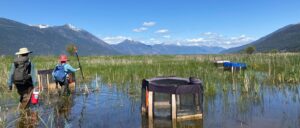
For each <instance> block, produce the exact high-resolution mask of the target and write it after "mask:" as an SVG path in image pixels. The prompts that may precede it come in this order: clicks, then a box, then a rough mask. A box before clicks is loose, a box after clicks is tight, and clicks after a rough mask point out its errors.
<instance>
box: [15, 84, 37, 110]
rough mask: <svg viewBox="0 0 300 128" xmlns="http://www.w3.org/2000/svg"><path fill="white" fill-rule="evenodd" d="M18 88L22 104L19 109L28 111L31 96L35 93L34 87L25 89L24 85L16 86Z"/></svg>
mask: <svg viewBox="0 0 300 128" xmlns="http://www.w3.org/2000/svg"><path fill="white" fill-rule="evenodd" d="M22 86H23V87H22ZM16 87H17V89H18V93H19V95H20V103H19V107H18V109H26V108H27V107H28V106H29V103H30V99H31V94H32V92H33V86H28V87H27V88H24V85H16Z"/></svg>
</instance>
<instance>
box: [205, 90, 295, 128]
mask: <svg viewBox="0 0 300 128" xmlns="http://www.w3.org/2000/svg"><path fill="white" fill-rule="evenodd" d="M299 91H300V86H296V85H291V86H289V85H283V86H267V85H265V86H261V87H260V91H259V92H258V93H250V92H248V93H242V92H241V91H232V90H229V91H228V92H225V91H224V92H221V93H218V94H217V95H216V96H215V97H210V98H206V100H205V102H204V103H205V104H204V115H205V116H204V126H203V127H205V128H216V127H227V128H297V127H300V94H299Z"/></svg>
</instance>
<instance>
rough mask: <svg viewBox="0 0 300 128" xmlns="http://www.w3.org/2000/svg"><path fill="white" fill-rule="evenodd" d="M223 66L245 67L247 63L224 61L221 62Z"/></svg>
mask: <svg viewBox="0 0 300 128" xmlns="http://www.w3.org/2000/svg"><path fill="white" fill-rule="evenodd" d="M223 67H224V68H235V69H246V68H247V65H246V63H240V62H225V63H223Z"/></svg>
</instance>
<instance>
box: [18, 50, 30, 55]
mask: <svg viewBox="0 0 300 128" xmlns="http://www.w3.org/2000/svg"><path fill="white" fill-rule="evenodd" d="M29 53H32V51H29V50H28V48H20V49H19V51H18V52H16V55H23V54H29Z"/></svg>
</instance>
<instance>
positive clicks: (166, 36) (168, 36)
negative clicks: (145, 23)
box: [162, 35, 171, 38]
mask: <svg viewBox="0 0 300 128" xmlns="http://www.w3.org/2000/svg"><path fill="white" fill-rule="evenodd" d="M162 37H164V38H171V36H170V35H164V36H162Z"/></svg>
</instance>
